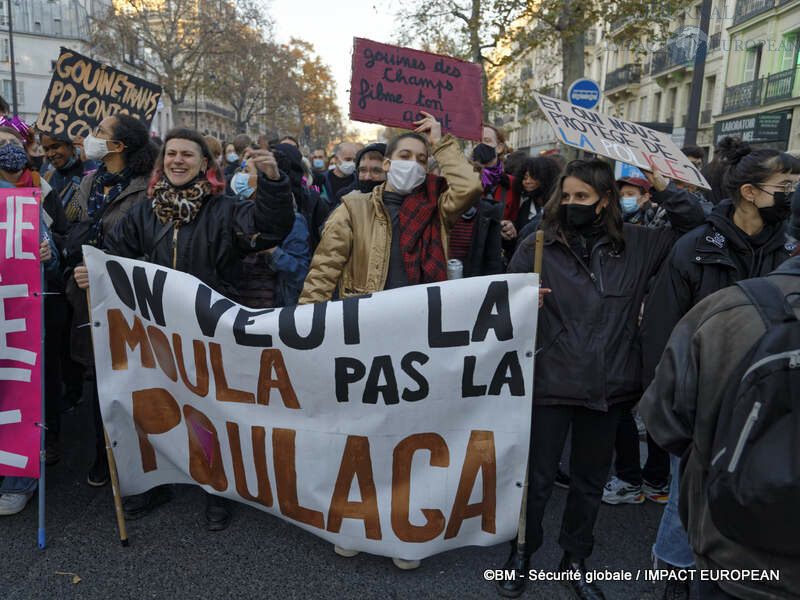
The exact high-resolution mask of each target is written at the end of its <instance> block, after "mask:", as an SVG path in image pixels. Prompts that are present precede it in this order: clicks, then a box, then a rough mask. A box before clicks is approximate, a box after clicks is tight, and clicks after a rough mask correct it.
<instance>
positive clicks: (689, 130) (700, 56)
mask: <svg viewBox="0 0 800 600" xmlns="http://www.w3.org/2000/svg"><path fill="white" fill-rule="evenodd" d="M710 20H711V0H703V4H702V5H701V7H700V34H699V36H698V38H697V54H695V57H694V72H693V73H692V87H691V93H690V95H689V110H688V112H687V114H686V137H685V138H684V141H683V145H684V146H693V145H694V144H696V143H697V121H698V117H699V116H700V99H701V98H702V96H703V79H704V78H705V74H706V54H707V53H708V23H709V21H710Z"/></svg>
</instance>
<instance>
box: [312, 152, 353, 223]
mask: <svg viewBox="0 0 800 600" xmlns="http://www.w3.org/2000/svg"><path fill="white" fill-rule="evenodd" d="M355 161H356V147H355V145H354V144H351V143H350V142H342V143H341V144H339V145H338V146H337V147H336V153H335V154H334V160H333V161H331V164H332V165H333V169H332V170H329V171H328V172H327V173H325V177H324V181H323V182H322V185H321V186H320V188H321V189H322V197H323V198H324V199H325V200H327V201H328V204H329V205H330V207H331V209H333V208H335V207H336V205H337V201H338V200H337V198H338V196H337V194H338V193H339V190H342V189H344V188H346V187H347V186H349V185H351V184H353V183H355V182H356V181H357V179H356V175H355V170H356V162H355Z"/></svg>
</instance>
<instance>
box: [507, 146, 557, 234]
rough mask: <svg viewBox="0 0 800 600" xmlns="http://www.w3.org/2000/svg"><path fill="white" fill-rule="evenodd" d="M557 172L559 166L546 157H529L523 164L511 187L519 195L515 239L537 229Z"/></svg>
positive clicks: (553, 186)
mask: <svg viewBox="0 0 800 600" xmlns="http://www.w3.org/2000/svg"><path fill="white" fill-rule="evenodd" d="M560 174H561V166H560V165H559V164H558V163H557V162H556V161H555V160H553V159H552V158H550V157H549V156H536V157H534V158H528V159H527V160H526V161H525V162H524V163H523V165H522V170H521V171H520V172H519V173H517V174H516V175H517V176H516V177H515V178H514V183H513V186H512V187H514V189H515V193H516V194H518V195H519V213H518V215H517V219H516V221H515V222H514V227H515V228H516V230H517V233H518V238H517V239H519V240H524V239H525V238H526V237H528V236H529V235H530V234H531V233H533V232H534V231H536V229H537V228H538V226H539V223H540V222H541V220H542V216H543V215H544V205H545V204H547V201H548V200H550V196H551V195H552V194H553V190H554V189H555V188H556V185H557V184H558V176H559V175H560Z"/></svg>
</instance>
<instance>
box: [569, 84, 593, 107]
mask: <svg viewBox="0 0 800 600" xmlns="http://www.w3.org/2000/svg"><path fill="white" fill-rule="evenodd" d="M567 98H569V101H570V102H571V103H572V104H574V105H575V106H580V107H581V108H585V109H587V110H592V109H593V108H594V107H595V106H597V105H598V103H599V102H600V86H599V85H597V83H595V82H594V81H592V80H591V79H586V78H583V79H578V80H577V81H576V82H575V83H573V84H572V85H571V86H569V93H568V94H567Z"/></svg>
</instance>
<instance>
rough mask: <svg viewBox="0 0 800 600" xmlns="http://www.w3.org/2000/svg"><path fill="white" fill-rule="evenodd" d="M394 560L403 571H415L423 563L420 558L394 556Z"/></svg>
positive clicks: (395, 564) (396, 565)
mask: <svg viewBox="0 0 800 600" xmlns="http://www.w3.org/2000/svg"><path fill="white" fill-rule="evenodd" d="M392 562H393V563H394V566H395V567H397V568H398V569H402V570H403V571H413V570H414V569H416V568H418V567H419V566H420V564H422V563H421V561H419V560H406V559H404V558H393V559H392Z"/></svg>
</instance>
